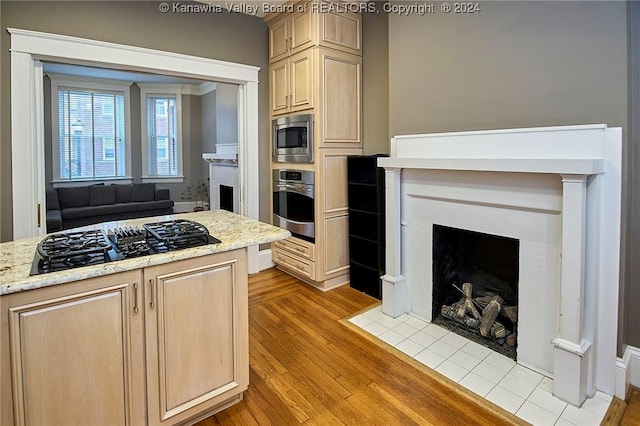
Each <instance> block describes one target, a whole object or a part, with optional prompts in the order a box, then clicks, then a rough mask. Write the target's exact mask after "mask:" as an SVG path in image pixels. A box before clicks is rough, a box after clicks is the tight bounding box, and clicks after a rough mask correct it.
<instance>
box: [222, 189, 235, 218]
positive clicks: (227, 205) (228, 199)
mask: <svg viewBox="0 0 640 426" xmlns="http://www.w3.org/2000/svg"><path fill="white" fill-rule="evenodd" d="M220 208H221V209H222V210H227V211H230V212H233V187H232V186H227V185H220Z"/></svg>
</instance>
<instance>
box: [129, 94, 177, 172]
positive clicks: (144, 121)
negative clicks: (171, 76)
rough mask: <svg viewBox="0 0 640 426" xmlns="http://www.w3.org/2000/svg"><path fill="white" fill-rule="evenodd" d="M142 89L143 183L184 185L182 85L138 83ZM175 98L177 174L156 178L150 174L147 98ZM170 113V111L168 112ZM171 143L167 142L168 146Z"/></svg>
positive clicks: (141, 137)
mask: <svg viewBox="0 0 640 426" xmlns="http://www.w3.org/2000/svg"><path fill="white" fill-rule="evenodd" d="M137 84H138V87H140V139H141V141H140V142H141V148H142V182H155V183H163V182H164V183H182V182H184V172H183V170H184V149H183V135H182V93H183V85H181V84H154V83H137ZM149 96H155V97H170V96H174V97H175V100H176V101H175V105H176V139H177V140H176V158H177V164H176V169H177V174H176V175H173V176H156V175H150V174H149V154H148V153H149V129H148V128H147V126H148V120H147V98H148V97H149ZM167 113H168V111H167ZM168 143H169V142H168V141H167V144H168Z"/></svg>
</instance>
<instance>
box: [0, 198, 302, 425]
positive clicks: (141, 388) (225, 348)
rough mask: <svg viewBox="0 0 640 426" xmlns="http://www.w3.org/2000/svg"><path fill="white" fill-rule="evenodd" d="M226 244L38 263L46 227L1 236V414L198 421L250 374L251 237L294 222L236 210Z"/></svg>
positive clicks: (22, 420) (0, 418)
mask: <svg viewBox="0 0 640 426" xmlns="http://www.w3.org/2000/svg"><path fill="white" fill-rule="evenodd" d="M175 219H185V220H191V221H195V222H198V223H200V224H202V225H204V226H205V227H206V228H207V230H208V231H209V233H210V234H211V235H212V236H214V237H216V238H218V239H219V240H220V241H221V242H220V243H218V244H210V245H203V246H199V247H193V248H185V249H181V250H176V251H169V252H167V253H158V254H151V255H145V256H140V257H136V258H130V259H122V260H118V261H113V262H107V263H104V264H99V265H93V266H84V267H80V268H74V269H68V270H66V271H59V272H50V273H46V274H41V275H33V276H31V275H29V274H30V271H31V267H32V264H33V259H34V255H35V251H36V246H37V244H38V243H39V242H40V241H41V240H42V237H35V238H31V239H25V240H19V241H13V242H8V243H3V244H0V310H1V312H2V317H1V320H0V326H1V328H0V376H1V380H0V386H1V387H0V399H1V405H0V409H1V415H0V423H1V424H3V425H4V424H27V425H29V424H65V425H66V424H86V425H91V424H110V425H111V424H122V425H142V424H150V425H155V424H178V423H180V424H182V423H192V422H195V421H197V420H199V419H201V418H203V417H207V416H210V415H211V414H213V413H215V412H217V411H220V410H222V409H224V408H225V407H228V406H229V405H231V404H233V403H235V402H238V401H239V400H241V399H242V392H243V391H244V390H245V389H246V387H247V385H248V324H247V315H248V313H247V266H246V247H249V246H251V245H255V244H262V243H268V242H272V241H277V240H280V239H284V238H287V237H289V236H290V234H289V232H288V231H285V230H282V229H280V228H277V227H274V226H271V225H268V224H265V223H261V222H257V221H254V220H251V219H247V218H245V217H243V216H239V215H236V214H233V213H230V212H226V211H212V212H198V213H186V214H178V215H170V216H160V217H155V218H144V219H135V220H126V221H118V222H109V223H104V224H99V225H92V226H88V227H85V228H80V229H82V230H90V229H103V230H105V232H106V231H107V230H109V229H113V228H118V227H125V226H131V227H140V226H142V225H143V224H145V223H149V222H152V221H165V220H175Z"/></svg>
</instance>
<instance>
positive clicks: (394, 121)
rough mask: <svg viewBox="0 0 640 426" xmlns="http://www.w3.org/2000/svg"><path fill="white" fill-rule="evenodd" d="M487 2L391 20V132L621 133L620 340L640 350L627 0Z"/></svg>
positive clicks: (639, 242)
mask: <svg viewBox="0 0 640 426" xmlns="http://www.w3.org/2000/svg"><path fill="white" fill-rule="evenodd" d="M632 3H633V2H632ZM480 5H481V8H482V11H481V12H480V13H479V14H473V15H466V16H465V15H461V14H443V13H441V12H440V11H439V10H436V12H435V13H434V14H430V15H426V16H419V15H409V16H398V15H393V14H391V15H389V132H390V136H393V135H398V134H411V133H430V132H448V131H460V130H476V129H493V128H507V127H533V126H551V125H570V124H587V123H605V124H607V125H609V126H610V127H622V129H623V139H624V141H623V143H624V148H623V150H624V151H623V155H624V158H625V164H623V167H624V176H623V211H624V213H623V230H622V232H623V236H624V237H623V243H622V246H623V260H622V265H621V272H622V280H621V282H622V284H621V289H620V290H621V291H620V294H621V297H622V299H621V305H620V306H621V309H622V311H623V312H621V317H620V321H619V323H620V327H619V328H620V336H619V345H618V352H619V353H620V352H621V350H622V342H625V343H629V344H632V345H634V346H640V330H639V329H638V328H637V327H635V326H634V325H635V324H637V323H638V321H640V312H639V311H638V310H637V309H635V311H636V312H633V311H634V309H629V312H628V315H625V313H624V307H625V306H626V305H627V304H628V305H629V306H638V305H639V304H640V284H637V283H639V282H640V265H634V266H633V267H632V269H631V271H627V268H626V266H627V264H629V265H631V263H632V262H631V257H636V256H632V255H628V256H627V255H626V253H637V251H636V250H634V248H636V247H637V248H640V235H639V233H640V224H639V223H638V219H637V218H638V217H640V214H639V213H640V202H638V201H637V200H635V202H634V204H633V208H631V206H632V204H631V199H632V197H631V194H632V193H633V192H635V193H637V189H636V190H635V191H634V190H632V188H638V187H640V174H639V173H638V172H637V171H633V172H632V168H631V167H630V163H629V159H630V158H631V156H630V155H629V154H633V160H635V161H636V162H637V161H638V160H639V159H640V152H639V150H638V143H637V134H636V136H635V142H634V143H633V144H631V142H630V141H632V139H630V138H629V120H630V118H629V108H628V106H629V72H628V70H629V67H628V52H629V50H628V45H627V37H628V34H627V24H628V21H627V19H628V17H627V4H626V3H625V2H621V1H614V2H596V1H585V2H569V1H566V2H546V1H545V2H525V1H516V2H481V3H480ZM634 7H636V8H637V4H635V5H634ZM639 16H640V15H635V18H636V19H635V20H634V21H635V23H634V25H635V26H636V27H637V25H638V22H639V21H640V20H639V19H638V17H639ZM631 20H632V19H631V18H630V19H629V23H631ZM635 46H638V44H637V43H636V44H635ZM635 52H636V55H637V52H638V50H637V47H636V51H635ZM636 61H637V58H636ZM636 68H637V65H636ZM635 81H636V82H637V81H638V80H637V74H636V80H635ZM636 90H637V89H636ZM636 116H637V114H636ZM367 125H368V123H365V126H367ZM632 174H633V180H632V181H629V179H630V177H631V175H632ZM629 240H631V241H629ZM636 263H637V262H636ZM628 283H636V284H632V285H631V286H629V284H628ZM625 324H629V327H626V328H625V327H624V325H625ZM632 326H633V327H632Z"/></svg>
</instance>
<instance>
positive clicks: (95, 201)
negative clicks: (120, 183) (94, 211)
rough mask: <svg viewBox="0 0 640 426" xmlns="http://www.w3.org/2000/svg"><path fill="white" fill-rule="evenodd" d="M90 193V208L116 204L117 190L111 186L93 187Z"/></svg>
mask: <svg viewBox="0 0 640 426" xmlns="http://www.w3.org/2000/svg"><path fill="white" fill-rule="evenodd" d="M89 193H90V195H89V205H90V206H102V205H105V204H114V203H115V202H116V189H115V188H114V187H113V186H111V185H104V186H92V187H91V190H90V191H89Z"/></svg>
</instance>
